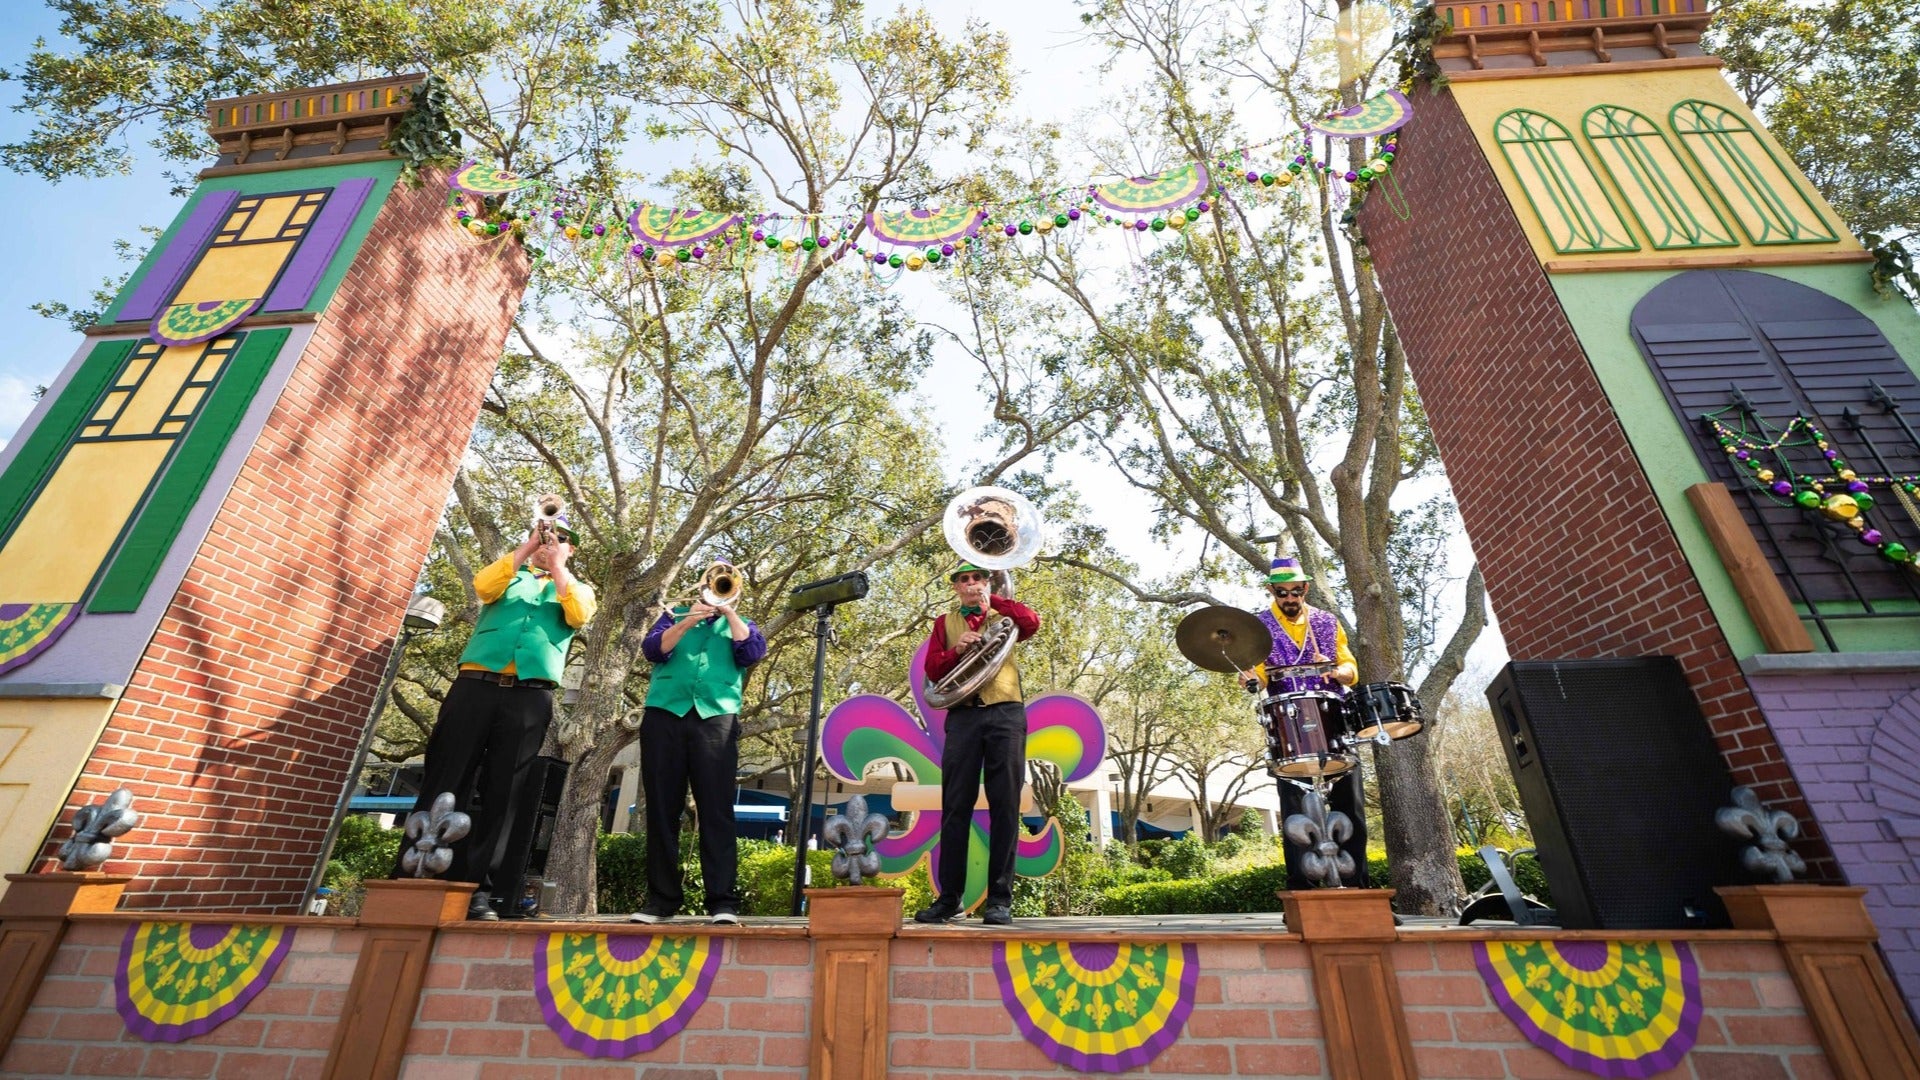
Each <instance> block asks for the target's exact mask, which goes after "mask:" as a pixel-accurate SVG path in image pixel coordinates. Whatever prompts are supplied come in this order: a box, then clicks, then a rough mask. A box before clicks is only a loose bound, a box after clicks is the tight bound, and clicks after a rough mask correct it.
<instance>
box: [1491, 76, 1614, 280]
mask: <svg viewBox="0 0 1920 1080" xmlns="http://www.w3.org/2000/svg"><path fill="white" fill-rule="evenodd" d="M1493 137H1494V141H1495V142H1497V143H1499V144H1500V152H1501V153H1502V154H1504V155H1506V158H1507V164H1508V166H1510V167H1511V168H1512V169H1513V173H1514V176H1515V177H1517V178H1518V179H1519V181H1520V189H1521V190H1522V191H1524V192H1526V195H1527V202H1528V203H1529V204H1531V205H1532V207H1533V212H1534V215H1535V216H1536V217H1538V218H1539V219H1540V224H1541V227H1543V228H1545V229H1546V231H1547V238H1548V240H1549V241H1550V242H1551V243H1552V244H1553V250H1555V251H1557V252H1559V253H1560V254H1562V255H1584V254H1590V253H1593V252H1601V251H1638V250H1640V242H1639V241H1638V240H1635V239H1634V238H1633V234H1632V233H1631V232H1630V231H1629V230H1628V229H1627V224H1626V222H1625V221H1624V220H1622V219H1621V217H1620V211H1619V208H1618V207H1616V206H1614V205H1613V197H1612V196H1611V195H1609V194H1607V189H1606V187H1605V186H1604V185H1602V184H1601V183H1600V178H1599V177H1597V176H1595V175H1594V172H1593V167H1592V166H1590V165H1588V164H1587V159H1586V157H1585V156H1584V155H1582V154H1581V153H1580V146H1579V144H1578V143H1576V142H1574V141H1573V136H1572V135H1571V134H1570V133H1568V131H1567V129H1566V128H1565V127H1562V126H1561V125H1560V123H1559V122H1558V121H1556V120H1554V119H1553V118H1552V117H1550V116H1547V115H1546V114H1544V113H1537V112H1534V111H1532V110H1531V109H1514V110H1512V111H1510V112H1506V113H1503V114H1501V116H1500V118H1499V119H1498V120H1495V121H1494V122H1493Z"/></svg>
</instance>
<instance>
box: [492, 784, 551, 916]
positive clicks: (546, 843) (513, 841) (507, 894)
mask: <svg viewBox="0 0 1920 1080" xmlns="http://www.w3.org/2000/svg"><path fill="white" fill-rule="evenodd" d="M566 788H567V763H566V762H564V761H561V760H560V759H559V758H551V757H537V758H534V759H533V764H532V765H529V766H528V767H527V788H526V796H525V797H526V798H527V799H528V801H529V803H530V804H531V805H529V806H528V807H527V808H526V812H525V813H522V814H519V815H518V816H517V817H516V818H515V820H514V823H513V831H512V832H511V833H509V834H508V835H507V854H506V858H504V859H502V860H501V863H500V887H499V888H497V889H495V890H494V894H493V908H494V910H495V911H496V912H498V913H499V914H500V916H501V917H502V918H521V917H526V916H530V915H536V914H538V913H539V909H540V890H539V881H540V878H541V875H543V874H544V873H545V872H546V869H547V852H548V850H549V849H551V848H552V846H553V825H554V822H555V821H556V820H557V819H558V818H559V817H560V794H561V792H563V791H565V790H566Z"/></svg>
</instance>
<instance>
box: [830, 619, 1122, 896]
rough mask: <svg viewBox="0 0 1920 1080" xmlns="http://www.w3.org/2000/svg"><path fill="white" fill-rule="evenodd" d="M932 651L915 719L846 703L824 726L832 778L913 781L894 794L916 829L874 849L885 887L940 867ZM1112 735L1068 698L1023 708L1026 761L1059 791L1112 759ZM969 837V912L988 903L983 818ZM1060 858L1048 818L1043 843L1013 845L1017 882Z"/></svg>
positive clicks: (873, 698)
mask: <svg viewBox="0 0 1920 1080" xmlns="http://www.w3.org/2000/svg"><path fill="white" fill-rule="evenodd" d="M926 649H927V647H926V644H925V643H924V642H923V643H922V644H921V646H920V650H919V651H918V652H916V653H914V654H913V661H912V664H913V667H912V675H911V680H910V681H911V683H912V686H913V703H914V706H915V710H916V713H917V715H915V713H909V712H907V710H905V709H903V708H901V707H900V705H899V703H898V702H895V701H894V700H893V699H891V698H885V697H881V696H879V695H877V694H861V695H858V696H856V697H850V698H848V699H847V700H845V701H843V702H841V703H840V704H838V705H836V706H834V708H833V711H832V712H830V713H828V714H827V718H826V720H825V721H824V722H823V723H822V724H821V726H820V756H821V760H822V761H823V762H824V763H825V764H826V766H827V771H829V772H831V773H832V774H833V775H834V776H836V777H838V778H839V779H841V780H843V781H845V782H846V783H849V784H858V783H860V782H862V781H863V780H864V779H865V778H866V775H867V772H868V770H869V769H870V768H872V767H874V766H877V765H879V764H881V763H882V762H886V763H890V764H892V765H894V766H896V767H898V768H899V769H901V770H902V771H903V772H905V773H906V774H907V775H908V776H909V777H911V778H912V779H911V781H910V782H904V783H899V784H895V785H894V787H893V790H892V792H891V796H892V800H893V806H894V809H896V810H903V811H905V810H911V811H913V818H912V823H911V824H910V825H909V826H908V827H907V830H906V831H905V832H903V833H901V834H900V835H898V836H884V837H883V838H881V839H878V840H875V841H874V843H873V852H874V854H875V855H877V856H879V859H880V869H879V876H880V877H899V876H900V875H902V874H905V873H909V872H910V871H912V870H913V868H914V867H915V866H918V865H920V864H921V863H922V862H927V863H930V864H931V865H932V866H939V865H940V810H939V806H940V781H941V773H940V751H941V748H942V747H943V746H944V745H945V744H946V741H947V712H946V710H945V709H936V708H934V707H933V706H932V705H929V704H928V703H927V695H926V673H925V672H924V671H923V670H922V668H921V666H920V665H921V661H922V659H923V658H924V657H925V655H926ZM1106 747H1107V728H1106V725H1105V723H1103V722H1102V721H1101V719H1100V712H1099V710H1097V709H1095V708H1094V707H1093V706H1092V705H1091V704H1089V703H1088V702H1087V701H1085V700H1084V699H1082V698H1079V697H1076V696H1074V695H1072V694H1042V695H1040V696H1039V697H1036V698H1034V699H1033V700H1032V701H1030V702H1028V703H1027V744H1026V757H1027V759H1028V760H1030V761H1031V760H1040V761H1047V762H1051V763H1052V764H1053V765H1054V766H1056V767H1057V768H1058V769H1059V770H1060V778H1061V781H1062V782H1063V783H1066V782H1072V781H1075V780H1082V779H1085V778H1086V777H1088V776H1091V775H1093V772H1094V770H1095V769H1096V768H1098V767H1099V765H1100V759H1101V758H1102V757H1104V756H1105V755H1106ZM972 818H973V820H972V823H971V825H972V827H971V828H969V829H968V830H967V849H968V854H969V858H968V860H967V882H966V885H965V887H964V889H963V891H962V893H961V895H960V906H961V907H962V908H964V909H966V910H972V909H973V908H975V907H978V906H979V905H980V903H981V901H983V900H985V899H986V895H987V875H986V865H987V812H986V811H985V810H975V811H974V812H973V814H972ZM1063 850H1064V842H1063V841H1062V839H1061V830H1060V826H1059V823H1058V822H1056V821H1054V820H1053V819H1051V818H1049V819H1048V820H1047V821H1046V823H1045V824H1043V825H1042V826H1041V827H1040V831H1039V832H1038V833H1035V834H1032V835H1029V834H1027V833H1026V832H1024V831H1023V832H1021V834H1020V837H1019V839H1018V840H1017V841H1015V843H1014V859H1013V865H1014V872H1015V873H1017V874H1019V875H1020V876H1021V877H1043V876H1045V875H1047V874H1050V873H1052V872H1053V870H1054V868H1056V867H1058V866H1059V865H1060V856H1061V853H1062V851H1063Z"/></svg>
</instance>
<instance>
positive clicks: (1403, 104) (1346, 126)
mask: <svg viewBox="0 0 1920 1080" xmlns="http://www.w3.org/2000/svg"><path fill="white" fill-rule="evenodd" d="M1411 119H1413V102H1411V101H1408V100H1407V95H1405V94H1403V93H1401V92H1400V91H1398V90H1389V91H1387V92H1386V93H1384V94H1375V95H1373V96H1372V97H1370V98H1368V99H1367V100H1365V101H1363V102H1361V103H1360V104H1358V105H1355V106H1354V107H1353V108H1351V109H1342V110H1341V111H1339V112H1337V113H1334V114H1332V115H1331V116H1328V117H1327V118H1326V119H1325V120H1317V121H1314V122H1313V123H1310V124H1308V125H1307V129H1308V130H1309V131H1317V132H1319V133H1320V134H1322V135H1332V136H1334V137H1335V138H1341V139H1361V138H1374V137H1377V136H1380V135H1386V134H1388V133H1390V132H1395V131H1399V130H1400V129H1401V128H1403V127H1405V126H1406V125H1407V121H1409V120H1411Z"/></svg>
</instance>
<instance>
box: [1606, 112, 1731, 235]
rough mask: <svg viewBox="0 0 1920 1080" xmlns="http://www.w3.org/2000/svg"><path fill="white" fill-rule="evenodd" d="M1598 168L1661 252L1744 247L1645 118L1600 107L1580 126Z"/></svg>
mask: <svg viewBox="0 0 1920 1080" xmlns="http://www.w3.org/2000/svg"><path fill="white" fill-rule="evenodd" d="M1582 128H1583V130H1584V131H1585V132H1586V136H1587V142H1588V143H1589V144H1591V145H1592V147H1593V152H1594V156H1595V157H1598V158H1599V159H1600V167H1601V168H1602V169H1604V170H1606V173H1607V176H1608V177H1610V178H1611V179H1612V180H1613V183H1614V186H1615V187H1617V188H1619V189H1620V194H1621V195H1622V196H1623V197H1624V198H1625V199H1626V203H1627V209H1628V210H1630V211H1632V212H1633V216H1634V218H1635V219H1636V220H1638V221H1639V222H1640V228H1641V229H1642V230H1643V231H1645V232H1646V234H1647V236H1648V237H1649V238H1651V239H1652V240H1653V246H1654V248H1655V249H1656V250H1659V251H1669V250H1673V249H1675V248H1711V247H1733V246H1736V245H1738V244H1739V243H1740V241H1739V239H1738V238H1736V237H1735V236H1734V235H1733V229H1732V227H1731V226H1729V225H1728V224H1727V220H1726V218H1724V217H1721V216H1720V210H1719V208H1718V207H1716V206H1714V204H1713V200H1712V199H1710V198H1708V197H1707V193H1706V192H1704V191H1702V190H1701V189H1700V185H1699V183H1697V182H1696V181H1695V180H1694V178H1693V176H1692V174H1690V173H1688V172H1687V169H1686V166H1684V165H1682V164H1681V163H1680V157H1679V155H1678V153H1677V152H1675V150H1674V148H1673V144H1672V143H1670V142H1668V141H1667V136H1666V134H1665V133H1664V132H1662V131H1661V130H1660V125H1658V124H1656V123H1654V122H1653V121H1652V120H1649V119H1648V118H1647V117H1645V116H1643V115H1641V114H1640V113H1637V112H1635V111H1633V110H1632V109H1625V108H1621V107H1620V106H1618V105H1596V106H1594V107H1593V108H1591V109H1588V110H1587V115H1586V117H1585V119H1584V120H1583V121H1582Z"/></svg>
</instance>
